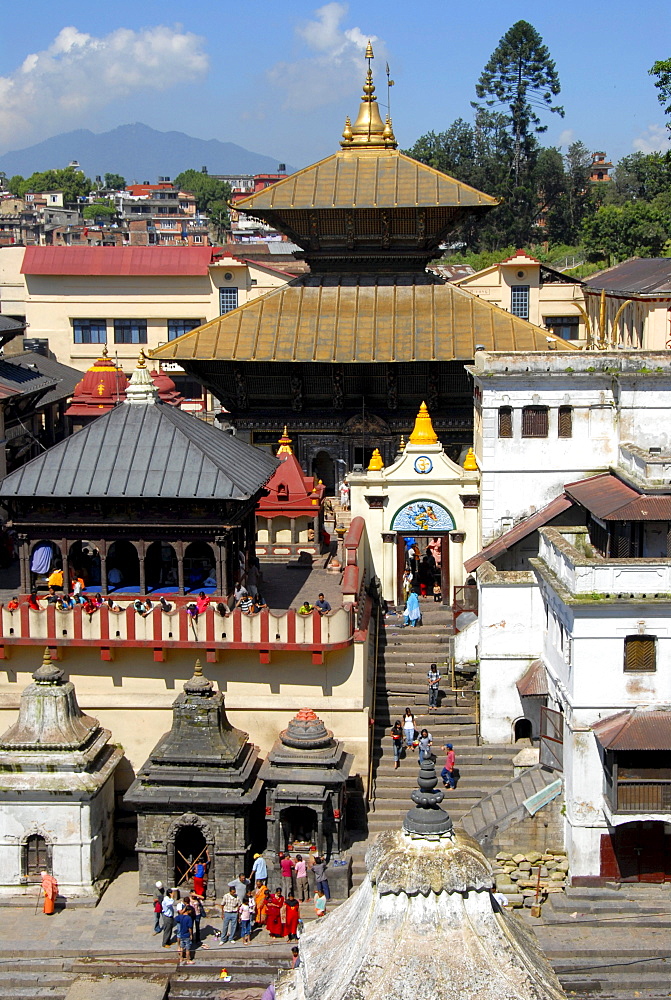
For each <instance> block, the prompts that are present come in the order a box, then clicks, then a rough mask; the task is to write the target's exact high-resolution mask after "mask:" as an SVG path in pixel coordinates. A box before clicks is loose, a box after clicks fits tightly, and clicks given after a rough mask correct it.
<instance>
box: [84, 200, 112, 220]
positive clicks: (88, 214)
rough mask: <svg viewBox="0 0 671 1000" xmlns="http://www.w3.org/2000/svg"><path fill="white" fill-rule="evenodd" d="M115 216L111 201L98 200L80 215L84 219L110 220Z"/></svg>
mask: <svg viewBox="0 0 671 1000" xmlns="http://www.w3.org/2000/svg"><path fill="white" fill-rule="evenodd" d="M116 214H117V210H116V206H115V204H114V202H113V201H107V200H100V201H94V202H93V203H92V204H91V205H87V206H86V208H85V209H84V211H83V212H82V215H83V216H84V218H85V219H108V220H109V219H111V218H113V217H114V216H115V215H116Z"/></svg>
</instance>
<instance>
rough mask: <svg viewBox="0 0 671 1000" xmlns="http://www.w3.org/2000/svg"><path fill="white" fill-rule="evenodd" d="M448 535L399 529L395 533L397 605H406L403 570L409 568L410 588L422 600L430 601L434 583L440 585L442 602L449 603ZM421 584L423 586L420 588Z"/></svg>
mask: <svg viewBox="0 0 671 1000" xmlns="http://www.w3.org/2000/svg"><path fill="white" fill-rule="evenodd" d="M449 544H450V536H449V535H448V534H447V533H445V534H425V535H424V534H421V533H420V532H414V533H413V534H408V533H406V532H403V533H401V532H398V533H397V535H396V553H397V558H396V589H397V596H396V600H397V601H398V604H399V606H402V605H403V604H405V598H404V596H403V572H404V570H405V569H410V570H411V572H412V574H413V587H414V589H415V590H416V591H417V593H418V594H420V595H423V596H424V595H425V599H426V600H428V601H431V602H433V586H434V584H435V583H438V584H439V585H440V593H441V603H442V604H449V603H450V550H449ZM422 585H423V587H422Z"/></svg>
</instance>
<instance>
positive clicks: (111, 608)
mask: <svg viewBox="0 0 671 1000" xmlns="http://www.w3.org/2000/svg"><path fill="white" fill-rule="evenodd" d="M105 603H106V604H107V609H108V610H109V611H121V608H120V607H119V605H118V604H117V603H116V601H115V600H113V599H112V598H111V597H108V598H107V600H106V602H105Z"/></svg>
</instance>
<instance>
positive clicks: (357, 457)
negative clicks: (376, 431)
mask: <svg viewBox="0 0 671 1000" xmlns="http://www.w3.org/2000/svg"><path fill="white" fill-rule="evenodd" d="M352 457H353V459H354V461H353V463H352V464H353V466H355V465H360V466H361V467H362V468H364V469H367V468H368V466H369V464H370V460H371V458H372V457H373V449H372V448H364V447H362V446H361V445H355V446H354V448H353V449H352Z"/></svg>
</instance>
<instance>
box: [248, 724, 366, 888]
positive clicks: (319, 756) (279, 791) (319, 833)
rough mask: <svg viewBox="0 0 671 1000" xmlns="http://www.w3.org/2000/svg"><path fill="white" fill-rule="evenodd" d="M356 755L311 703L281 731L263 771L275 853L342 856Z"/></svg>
mask: <svg viewBox="0 0 671 1000" xmlns="http://www.w3.org/2000/svg"><path fill="white" fill-rule="evenodd" d="M353 759H354V758H353V757H352V754H349V753H346V752H345V748H344V744H343V743H342V742H341V741H340V740H337V739H335V737H334V736H333V733H332V732H331V731H330V730H329V729H327V728H326V726H325V725H324V723H323V722H322V720H321V719H319V718H318V717H317V715H316V714H315V712H313V711H312V709H310V708H303V709H301V710H300V712H298V713H297V714H296V715H295V716H294V718H293V719H292V720H291V721H290V723H289V725H288V726H287V728H286V729H283V730H282V732H281V733H280V734H279V739H277V740H276V741H275V743H274V744H273V748H272V750H271V751H270V753H269V754H268V759H267V760H266V761H265V763H264V764H263V765H262V767H261V771H260V776H261V778H262V779H263V781H264V783H265V786H266V804H267V808H266V823H267V827H268V851H269V854H270V855H271V856H272V855H276V854H277V852H278V851H287V850H291V851H303V852H305V853H309V852H310V850H312V851H316V852H317V854H319V855H327V856H329V857H330V856H331V855H334V856H336V857H337V856H339V855H340V852H341V850H342V847H343V835H344V830H345V820H344V809H345V785H346V782H347V778H348V776H349V772H350V768H351V766H352V761H353ZM290 845H291V846H290ZM342 875H343V876H344V875H346V873H345V872H344V871H343V872H342ZM344 895H345V896H346V895H347V892H346V891H345V892H344Z"/></svg>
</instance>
